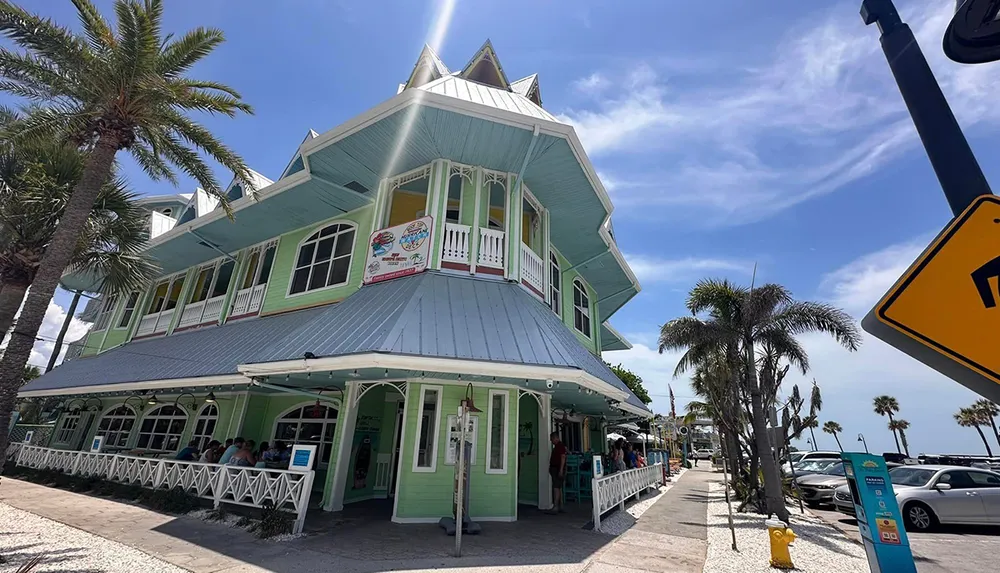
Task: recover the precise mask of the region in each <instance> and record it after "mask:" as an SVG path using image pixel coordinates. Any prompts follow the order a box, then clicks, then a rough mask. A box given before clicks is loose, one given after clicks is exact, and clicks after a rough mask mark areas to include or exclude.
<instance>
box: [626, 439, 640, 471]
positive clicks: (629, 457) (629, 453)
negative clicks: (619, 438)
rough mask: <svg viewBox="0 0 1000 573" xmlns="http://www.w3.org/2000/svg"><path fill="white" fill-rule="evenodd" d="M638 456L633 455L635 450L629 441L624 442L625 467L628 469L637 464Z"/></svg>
mask: <svg viewBox="0 0 1000 573" xmlns="http://www.w3.org/2000/svg"><path fill="white" fill-rule="evenodd" d="M638 463H639V458H638V456H636V455H635V450H634V449H632V443H631V442H625V467H626V468H628V469H630V470H631V469H635V468H637V467H639V466H638Z"/></svg>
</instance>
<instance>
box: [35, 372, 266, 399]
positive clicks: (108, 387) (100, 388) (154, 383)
mask: <svg viewBox="0 0 1000 573" xmlns="http://www.w3.org/2000/svg"><path fill="white" fill-rule="evenodd" d="M249 382H250V381H249V380H247V378H246V377H245V376H242V375H239V374H226V375H221V376H202V377H200V378H170V379H167V380H149V381H144V382H123V383H119V384H100V385H97V386H76V387H70V388H52V389H47V390H28V391H26V392H18V394H17V395H18V396H20V397H22V398H33V397H42V396H76V395H84V394H103V393H108V392H132V391H135V390H159V389H163V388H170V389H173V388H177V389H180V388H192V387H195V388H201V387H204V386H224V385H226V384H248V383H249Z"/></svg>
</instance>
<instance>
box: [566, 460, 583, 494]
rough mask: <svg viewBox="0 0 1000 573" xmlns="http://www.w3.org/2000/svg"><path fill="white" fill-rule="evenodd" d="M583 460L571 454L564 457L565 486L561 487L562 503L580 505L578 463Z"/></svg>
mask: <svg viewBox="0 0 1000 573" xmlns="http://www.w3.org/2000/svg"><path fill="white" fill-rule="evenodd" d="M581 461H583V458H582V457H581V456H579V455H575V454H571V455H569V456H566V484H565V485H564V486H563V502H567V503H568V502H570V501H575V502H577V503H580V462H581Z"/></svg>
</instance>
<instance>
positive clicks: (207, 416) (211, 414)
mask: <svg viewBox="0 0 1000 573" xmlns="http://www.w3.org/2000/svg"><path fill="white" fill-rule="evenodd" d="M218 421H219V408H218V407H217V406H216V405H215V404H205V406H204V407H202V409H201V412H199V413H198V417H197V418H196V419H195V421H194V433H193V434H191V439H192V440H194V441H196V442H198V451H199V452H201V451H203V450H204V449H205V447H206V446H208V443H209V442H211V441H212V436H214V435H215V425H216V423H218Z"/></svg>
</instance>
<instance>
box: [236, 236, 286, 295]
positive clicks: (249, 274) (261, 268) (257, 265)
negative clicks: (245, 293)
mask: <svg viewBox="0 0 1000 573" xmlns="http://www.w3.org/2000/svg"><path fill="white" fill-rule="evenodd" d="M277 247H278V242H277V241H271V242H269V243H268V244H266V245H264V246H263V247H260V246H258V247H254V248H253V249H251V250H250V255H249V256H248V257H247V264H246V272H245V273H243V283H242V284H241V285H240V289H241V290H242V289H247V288H250V287H255V286H257V285H262V284H264V283H266V282H267V279H268V277H270V276H271V265H273V264H274V251H275V249H277Z"/></svg>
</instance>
